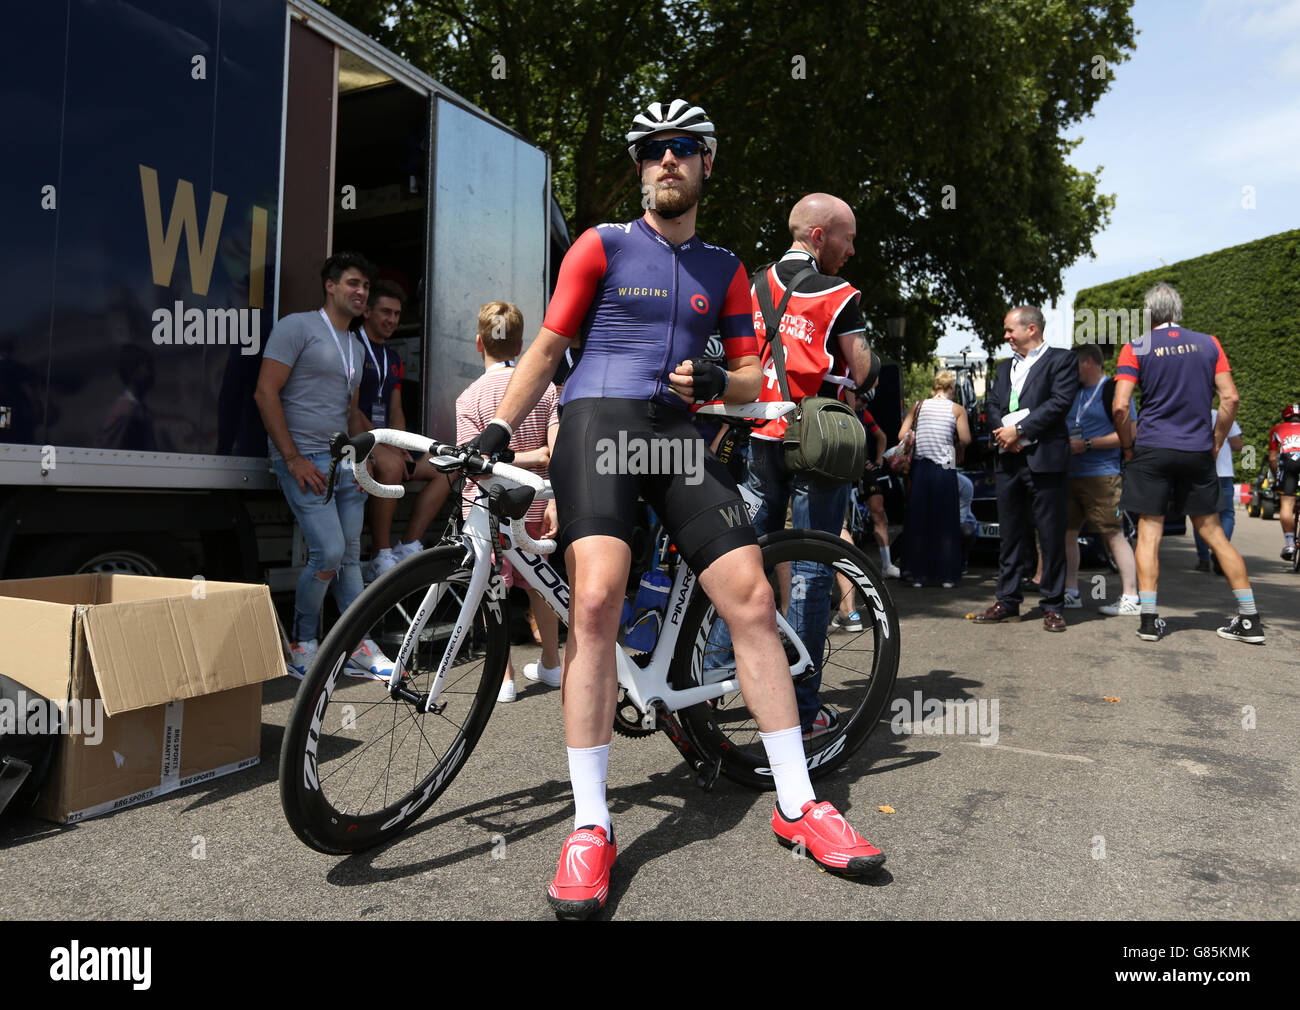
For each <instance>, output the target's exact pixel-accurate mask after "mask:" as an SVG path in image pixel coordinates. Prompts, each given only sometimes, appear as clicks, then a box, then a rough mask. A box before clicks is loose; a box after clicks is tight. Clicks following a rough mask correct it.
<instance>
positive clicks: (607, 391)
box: [542, 219, 758, 410]
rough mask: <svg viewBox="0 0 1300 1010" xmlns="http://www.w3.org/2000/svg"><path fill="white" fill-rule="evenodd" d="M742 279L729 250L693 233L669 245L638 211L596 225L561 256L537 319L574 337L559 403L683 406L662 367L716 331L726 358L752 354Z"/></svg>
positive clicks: (695, 350)
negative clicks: (630, 217) (577, 351)
mask: <svg viewBox="0 0 1300 1010" xmlns="http://www.w3.org/2000/svg"><path fill="white" fill-rule="evenodd" d="M750 312H751V305H750V299H749V278H748V276H747V275H746V273H745V268H744V266H743V265H742V264H741V262H740V259H739V258H738V257H737V256H736V255H735V254H734V253H732V252H730V251H729V250H727V249H723V248H721V247H720V246H714V245H709V244H708V243H707V242H705V241H704V240H703V239H701V238H700V237H699V236H698V235H693V236H692V237H691V238H689V239H687V240H686V241H685V242H683V243H682V244H681V245H679V246H674V245H673V244H672V243H671V242H669V241H668V240H667V239H665V238H664V237H663V236H662V235H660V234H659V233H658V232H657V231H655V230H654V229H653V228H651V227H650V226H649V225H648V224H647V223H646V222H645V220H644V219H637V220H636V221H629V222H627V223H626V224H600V225H597V226H596V227H595V228H589V229H588V230H587V231H585V232H583V233H582V235H580V236H579V237H578V240H577V241H576V242H575V243H573V247H572V248H571V249H570V250H569V251H568V252H567V253H566V254H565V256H564V262H563V263H562V264H561V265H560V276H559V280H558V282H557V283H556V285H555V293H554V295H553V296H552V297H551V302H550V305H549V306H547V309H546V318H545V319H544V320H543V321H542V326H543V327H545V328H546V329H548V330H551V331H552V332H554V333H558V334H560V336H563V337H569V338H573V337H577V336H581V337H582V358H581V359H580V360H579V361H578V363H577V364H576V365H575V366H574V368H573V372H572V373H571V374H570V375H569V377H568V380H567V381H566V382H565V384H564V393H563V394H562V396H561V397H560V402H561V404H565V403H569V402H570V401H572V400H578V399H582V398H585V397H608V398H614V399H623V400H641V401H649V400H654V401H656V402H658V403H663V404H666V405H668V406H671V407H675V408H677V409H678V410H685V409H686V405H685V404H684V403H683V402H682V400H681V399H680V398H679V397H678V396H677V394H675V393H674V392H673V391H672V387H671V386H669V384H668V375H669V373H670V372H672V371H673V369H674V368H676V367H677V365H678V363H680V362H681V361H683V360H685V359H686V358H694V357H699V356H701V355H703V353H704V347H705V345H706V344H707V343H708V340H709V336H710V335H711V334H713V333H715V332H716V333H718V335H719V336H720V337H721V338H722V349H723V353H724V354H725V355H726V357H727V358H728V359H729V360H734V359H736V358H744V357H751V356H752V357H758V343H757V341H755V339H754V324H753V319H752V317H751V314H750Z"/></svg>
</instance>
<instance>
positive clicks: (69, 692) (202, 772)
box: [0, 575, 285, 824]
mask: <svg viewBox="0 0 1300 1010" xmlns="http://www.w3.org/2000/svg"><path fill="white" fill-rule="evenodd" d="M0 640H3V641H4V643H5V648H4V649H2V650H0V673H3V674H5V675H6V676H9V677H11V678H13V679H14V680H16V681H18V682H19V683H20V684H23V685H24V686H26V687H27V688H30V689H31V690H32V691H35V692H36V693H37V694H40V695H42V696H44V697H46V698H49V699H51V700H52V701H54V702H56V703H57V704H58V707H59V709H60V711H61V713H62V726H63V734H62V736H61V739H60V742H59V744H58V747H57V750H56V753H55V757H54V762H53V764H52V765H51V767H50V773H49V776H48V777H47V778H46V780H45V784H44V786H43V787H42V789H41V795H40V798H39V799H38V800H37V803H36V808H35V813H36V814H37V815H38V816H40V817H44V818H46V819H49V820H54V821H59V822H63V823H69V824H71V823H73V822H75V821H80V820H85V819H86V818H88V817H95V816H98V815H99V814H105V813H109V812H110V811H113V810H118V809H121V808H122V807H127V806H132V805H134V804H136V803H143V802H144V801H145V800H149V799H152V798H154V797H155V796H162V795H164V794H165V793H169V792H172V791H173V790H176V789H180V788H182V787H184V786H187V785H190V784H191V783H194V782H199V781H206V780H208V779H212V778H216V777H217V776H220V775H227V774H229V773H230V772H234V771H238V770H239V769H241V768H248V767H250V766H252V765H255V764H257V763H258V761H259V750H260V747H261V737H262V732H261V728H262V681H264V680H270V679H271V678H273V677H279V676H282V675H283V674H284V672H285V667H284V658H283V653H282V651H281V646H280V632H279V626H278V623H277V621H276V617H275V611H274V609H273V608H272V606H271V594H270V591H269V590H268V589H267V587H266V586H253V585H243V584H237V583H226V582H204V581H201V580H195V581H190V580H186V579H157V578H146V577H143V576H138V575H68V576H59V577H56V578H46V579H16V580H10V581H0ZM105 716H106V717H107V718H105Z"/></svg>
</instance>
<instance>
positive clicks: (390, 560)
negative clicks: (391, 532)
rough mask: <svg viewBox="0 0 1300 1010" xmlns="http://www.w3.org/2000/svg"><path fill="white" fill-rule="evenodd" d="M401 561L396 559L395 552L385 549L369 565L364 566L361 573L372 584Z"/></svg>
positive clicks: (398, 558)
mask: <svg viewBox="0 0 1300 1010" xmlns="http://www.w3.org/2000/svg"><path fill="white" fill-rule="evenodd" d="M401 560H402V559H401V558H400V557H398V555H397V552H396V551H394V550H391V549H389V548H387V547H385V548H384V549H383V550H382V551H380V552H379V553H378V554H376V555H375V556H374V557H373V558H372V559H371V560H370V563H369V564H367V565H366V567H365V570H364V571H363V572H362V573H361V574H362V577H363V578H364V579H365V580H366V581H367V582H374V581H375V579H377V578H379V576H381V575H383V574H384V572H386V571H388V569H390V568H395V567H396V566H397V563H398V562H399V561H401Z"/></svg>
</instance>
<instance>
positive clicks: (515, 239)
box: [0, 0, 568, 590]
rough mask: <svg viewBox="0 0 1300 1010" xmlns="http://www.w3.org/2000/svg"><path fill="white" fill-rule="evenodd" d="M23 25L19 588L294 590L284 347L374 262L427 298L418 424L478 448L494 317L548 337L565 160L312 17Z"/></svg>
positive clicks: (139, 6) (225, 10)
mask: <svg viewBox="0 0 1300 1010" xmlns="http://www.w3.org/2000/svg"><path fill="white" fill-rule="evenodd" d="M21 20H22V21H23V22H24V24H23V25H22V29H23V30H22V32H21V33H20V34H21V39H22V43H21V45H14V46H11V47H10V52H9V54H8V56H7V66H6V68H5V71H4V76H3V79H4V80H5V81H6V82H7V83H6V84H5V85H4V92H5V97H6V99H7V100H6V102H5V106H6V109H7V110H8V112H9V115H10V117H11V118H10V122H9V124H8V129H7V130H6V134H7V136H8V138H9V141H8V143H7V145H6V146H7V148H8V151H9V154H8V155H7V156H6V157H5V159H4V163H3V166H0V200H2V204H3V207H4V216H3V227H2V228H0V249H3V256H2V257H0V259H2V261H3V277H4V278H5V280H6V281H7V284H6V285H5V287H6V289H7V291H8V294H9V298H10V304H9V308H8V310H7V311H6V312H5V313H4V314H3V315H2V316H0V577H5V578H9V577H21V576H39V575H58V574H69V573H77V572H135V573H139V574H146V575H155V576H157V575H178V576H184V577H189V576H192V575H194V574H202V575H204V576H205V577H206V578H214V579H239V580H251V581H267V582H269V584H270V585H271V587H272V589H273V590H276V589H287V588H290V587H291V586H292V585H293V582H294V580H295V579H296V574H297V566H298V565H301V563H302V560H303V557H302V546H301V540H300V538H296V537H295V535H294V526H293V518H292V515H291V513H290V512H289V511H288V509H287V507H286V506H285V504H284V501H283V497H282V496H281V494H280V492H279V490H278V488H277V486H276V484H275V480H274V477H273V475H272V474H271V471H270V469H269V466H268V462H267V458H266V456H267V447H266V435H265V432H264V431H263V429H262V425H261V420H260V417H259V415H258V411H257V408H256V406H255V405H254V403H253V391H254V388H255V384H256V381H257V374H258V369H259V367H260V363H261V352H262V349H263V347H264V346H265V344H266V339H267V337H268V335H269V333H270V331H271V327H272V326H273V325H274V323H275V321H276V320H277V319H279V318H280V317H282V316H284V315H286V314H288V313H290V312H298V311H303V310H307V309H313V308H317V307H319V306H320V304H321V303H322V300H323V298H322V289H321V282H320V276H319V272H320V268H321V265H322V264H323V262H324V260H325V258H326V257H327V256H328V255H329V254H330V253H331V252H335V251H341V250H344V249H355V250H357V251H360V252H362V253H364V254H365V255H366V256H367V257H368V258H369V259H370V260H372V261H373V262H375V263H376V264H378V265H379V268H380V273H379V275H380V276H381V277H385V278H388V279H390V280H393V281H395V282H396V283H398V284H399V285H400V286H401V287H402V288H403V289H404V290H405V291H406V293H407V295H408V302H407V306H406V310H405V311H404V313H403V317H402V323H401V327H400V329H399V330H398V331H397V333H396V334H395V335H394V338H393V341H392V343H393V345H394V347H395V349H396V350H398V351H399V352H400V353H401V355H402V357H403V359H404V361H405V363H406V375H407V379H406V381H405V382H404V384H403V397H404V405H405V408H406V410H405V412H406V416H407V418H408V423H409V425H410V427H412V428H414V429H417V430H420V431H422V432H424V433H428V434H434V435H439V436H442V437H445V438H449V439H450V438H452V437H454V432H455V423H454V404H455V398H456V395H457V394H458V393H459V392H460V391H461V390H462V389H463V388H464V387H465V386H467V385H468V384H469V383H470V382H471V381H472V380H473V379H474V378H475V377H476V376H477V375H478V374H479V373H480V372H481V369H482V366H481V362H480V360H479V359H478V357H477V356H476V355H475V353H474V342H473V339H472V336H473V332H474V324H475V318H476V312H477V309H478V306H479V305H480V304H482V303H483V302H486V301H489V300H491V299H495V298H505V299H508V300H510V301H513V302H516V303H517V304H518V305H519V306H520V307H521V309H522V310H523V313H524V317H525V321H526V324H527V325H528V326H530V327H533V328H535V327H536V325H538V324H540V321H541V318H542V313H543V310H544V307H545V303H546V298H547V295H548V291H549V284H550V279H551V272H552V267H553V266H554V267H555V268H558V263H559V258H560V255H561V254H562V252H563V248H564V247H565V246H566V245H567V243H568V235H567V231H566V230H565V227H564V221H563V217H562V215H560V214H559V213H558V209H557V207H556V205H555V203H554V201H553V199H552V198H551V195H550V162H549V159H548V157H547V155H546V153H545V152H544V151H542V150H540V149H538V148H537V147H535V146H534V145H532V144H530V143H528V142H527V141H525V140H524V139H523V138H522V137H520V136H519V135H518V134H516V133H515V132H514V131H512V130H511V129H509V128H507V127H506V126H505V125H503V124H502V123H500V122H498V121H496V120H494V119H493V118H492V117H490V116H488V115H487V114H486V113H484V112H483V111H481V110H479V109H477V108H475V107H474V106H473V105H471V104H470V103H469V102H467V101H465V100H464V99H462V98H461V97H459V96H458V95H456V94H455V93H453V92H451V91H450V90H448V89H447V88H445V87H443V86H441V85H440V84H438V83H437V82H435V81H434V80H432V79H431V78H429V77H428V76H427V75H425V74H423V73H421V72H420V71H419V70H417V69H416V68H414V67H412V66H411V65H409V64H407V63H405V62H403V61H401V60H399V59H398V58H397V57H395V56H394V55H393V54H392V53H390V52H388V51H387V50H385V49H383V48H382V47H380V46H379V45H377V44H376V43H375V42H374V41H373V40H371V39H369V38H367V37H365V36H364V35H362V34H361V33H359V32H357V31H355V30H354V29H352V28H351V27H349V26H348V25H347V24H345V23H344V22H342V21H341V20H339V19H338V18H337V17H335V16H333V15H332V14H330V13H329V12H328V11H326V10H324V9H323V8H321V7H319V6H317V5H315V4H313V3H309V2H306V0H191V2H187V3H182V4H178V3H174V2H172V0H51V2H46V3H40V4H27V5H24V11H23V14H22V16H21ZM15 27H16V26H15ZM18 37H19V35H18V34H15V38H18Z"/></svg>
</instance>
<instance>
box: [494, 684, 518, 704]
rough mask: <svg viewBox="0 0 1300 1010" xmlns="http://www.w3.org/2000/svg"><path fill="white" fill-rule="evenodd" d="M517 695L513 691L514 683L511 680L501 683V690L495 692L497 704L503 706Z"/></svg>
mask: <svg viewBox="0 0 1300 1010" xmlns="http://www.w3.org/2000/svg"><path fill="white" fill-rule="evenodd" d="M516 697H518V694H517V693H516V691H515V682H514V681H513V680H507V681H503V682H502V684H501V690H500V691H498V692H497V702H498V703H499V704H502V705H505V704H507V703H509V702H512V701H514V700H515V698H516Z"/></svg>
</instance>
